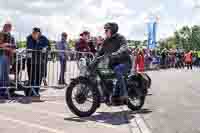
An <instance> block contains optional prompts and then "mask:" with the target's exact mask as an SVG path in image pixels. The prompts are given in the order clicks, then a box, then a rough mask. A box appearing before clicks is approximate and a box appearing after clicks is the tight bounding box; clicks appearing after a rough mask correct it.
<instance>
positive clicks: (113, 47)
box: [98, 33, 132, 68]
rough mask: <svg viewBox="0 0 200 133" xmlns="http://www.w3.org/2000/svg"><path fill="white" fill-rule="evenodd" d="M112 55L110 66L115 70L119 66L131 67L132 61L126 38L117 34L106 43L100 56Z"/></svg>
mask: <svg viewBox="0 0 200 133" xmlns="http://www.w3.org/2000/svg"><path fill="white" fill-rule="evenodd" d="M104 54H107V55H111V58H110V63H109V66H110V67H111V68H114V67H115V66H116V65H118V64H127V65H128V67H131V64H132V61H131V57H130V54H129V49H128V45H127V41H126V39H125V37H124V36H122V35H120V34H118V33H116V34H114V35H113V36H112V37H111V38H108V39H106V40H105V41H104V43H103V46H102V48H101V50H100V51H99V53H98V55H100V56H101V55H104Z"/></svg>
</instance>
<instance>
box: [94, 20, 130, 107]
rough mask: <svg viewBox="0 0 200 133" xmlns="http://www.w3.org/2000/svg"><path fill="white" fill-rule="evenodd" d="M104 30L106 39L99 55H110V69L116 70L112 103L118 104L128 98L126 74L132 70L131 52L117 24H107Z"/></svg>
mask: <svg viewBox="0 0 200 133" xmlns="http://www.w3.org/2000/svg"><path fill="white" fill-rule="evenodd" d="M104 29H105V35H106V38H105V41H104V42H103V46H102V48H101V50H100V51H99V53H98V55H99V56H101V55H104V54H105V55H110V61H109V67H111V69H112V70H114V72H115V74H116V77H117V83H116V85H115V87H114V89H113V95H112V98H111V101H112V103H114V104H118V103H121V102H123V101H124V100H125V99H127V96H128V94H127V90H126V89H127V88H126V81H125V79H124V74H126V73H128V72H130V70H131V64H132V62H131V57H130V55H129V52H130V51H129V49H128V45H127V41H126V39H125V37H124V36H122V35H120V34H119V33H118V24H117V23H107V24H105V25H104Z"/></svg>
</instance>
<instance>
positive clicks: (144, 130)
mask: <svg viewBox="0 0 200 133" xmlns="http://www.w3.org/2000/svg"><path fill="white" fill-rule="evenodd" d="M123 109H124V110H129V109H128V108H127V107H126V106H124V107H123ZM134 116H135V117H134V118H133V119H132V120H130V126H131V131H132V132H133V133H138V132H139V131H140V133H151V131H150V129H149V128H148V126H147V125H146V124H145V122H144V120H143V119H142V116H141V115H139V114H135V115H134ZM135 126H138V128H136V127H135ZM138 129H139V131H138Z"/></svg>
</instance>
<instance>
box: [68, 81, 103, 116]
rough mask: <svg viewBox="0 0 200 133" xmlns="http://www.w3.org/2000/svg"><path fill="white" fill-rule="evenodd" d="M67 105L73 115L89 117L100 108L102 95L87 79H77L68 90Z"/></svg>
mask: <svg viewBox="0 0 200 133" xmlns="http://www.w3.org/2000/svg"><path fill="white" fill-rule="evenodd" d="M66 103H67V105H68V107H69V109H70V110H71V112H72V113H74V114H75V115H77V116H79V117H89V116H91V115H92V114H93V113H95V111H96V110H97V108H98V107H99V106H100V93H99V91H98V89H97V88H95V86H94V85H93V84H92V83H91V82H90V81H89V80H88V79H86V78H81V77H80V78H77V79H75V80H73V81H72V82H71V84H70V85H69V87H68V88H67V90H66Z"/></svg>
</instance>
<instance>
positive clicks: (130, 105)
mask: <svg viewBox="0 0 200 133" xmlns="http://www.w3.org/2000/svg"><path fill="white" fill-rule="evenodd" d="M145 98H146V97H145V96H140V97H132V98H131V97H129V99H128V103H127V106H128V108H129V109H131V110H132V111H137V110H140V109H141V108H142V107H143V105H144V102H145ZM136 100H137V101H138V103H137V104H134V103H133V101H136Z"/></svg>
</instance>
